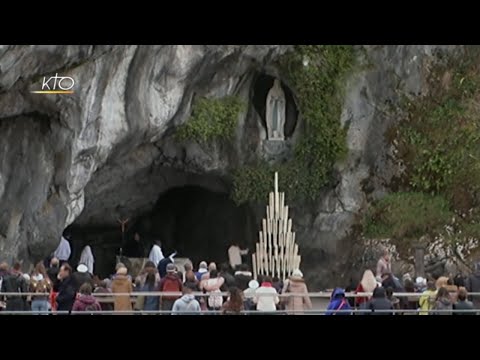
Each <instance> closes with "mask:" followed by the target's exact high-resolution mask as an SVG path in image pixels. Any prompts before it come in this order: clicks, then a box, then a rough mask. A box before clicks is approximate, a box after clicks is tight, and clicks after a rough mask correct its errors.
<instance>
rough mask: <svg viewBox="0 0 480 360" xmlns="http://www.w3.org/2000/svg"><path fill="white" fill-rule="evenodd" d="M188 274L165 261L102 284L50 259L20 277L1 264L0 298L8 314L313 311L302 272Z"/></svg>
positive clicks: (209, 269)
mask: <svg viewBox="0 0 480 360" xmlns="http://www.w3.org/2000/svg"><path fill="white" fill-rule="evenodd" d="M171 260H172V259H170V261H171ZM165 263H166V265H165ZM184 268H185V271H184V273H182V272H179V271H178V268H177V266H176V265H175V264H174V262H168V261H163V260H161V261H159V263H158V265H157V266H155V263H154V262H153V261H147V262H146V264H145V266H144V268H143V269H142V271H141V273H140V274H139V275H138V276H137V277H136V278H132V276H130V275H129V273H128V269H127V267H126V266H125V265H124V264H123V263H118V264H117V265H116V268H115V273H114V274H112V275H111V276H109V277H107V278H106V279H103V280H100V279H99V278H98V277H97V276H94V275H93V274H92V273H91V272H90V271H89V267H88V266H87V265H85V264H83V263H81V264H79V265H78V266H77V268H76V271H73V269H72V267H71V266H70V265H69V264H68V263H67V262H63V263H61V261H60V260H59V259H58V258H56V257H54V258H52V259H51V261H50V264H49V267H48V268H45V266H44V265H43V263H42V262H39V263H38V264H37V265H36V266H35V268H34V269H33V270H32V271H31V272H30V274H27V273H23V272H22V266H21V264H20V263H19V262H17V263H15V264H14V265H13V266H12V267H11V268H10V267H9V266H8V264H7V263H2V264H0V279H1V283H2V284H1V291H0V292H1V293H3V294H6V295H1V296H2V298H1V299H0V300H1V301H2V302H3V303H4V305H5V306H4V309H5V310H6V311H34V312H38V313H50V312H69V313H70V312H72V311H74V312H88V313H93V312H95V311H100V310H103V311H113V312H119V313H135V312H142V313H149V312H152V313H159V310H161V312H160V313H164V314H174V315H175V314H195V313H200V312H206V311H214V312H215V313H220V314H240V313H242V312H244V311H245V310H251V311H256V312H259V313H273V312H276V311H277V310H288V312H292V313H298V312H302V311H304V310H305V309H310V308H311V307H312V303H311V301H310V298H309V296H308V289H307V286H306V284H305V281H304V280H303V274H302V272H301V271H300V270H295V271H294V272H293V274H292V276H291V277H290V278H289V279H288V280H286V281H285V282H284V283H282V282H281V281H280V280H279V279H277V278H274V279H272V278H271V277H269V276H263V277H261V278H260V279H258V281H257V280H255V279H253V276H252V273H251V272H250V271H249V268H248V266H247V265H245V264H242V265H239V266H238V270H237V271H233V270H232V269H231V266H230V265H229V264H228V263H225V264H222V265H221V266H220V268H219V269H218V268H217V265H216V264H215V263H214V262H212V263H210V264H208V265H207V263H206V262H205V261H202V262H201V263H200V264H199V266H198V269H196V271H194V269H193V265H192V264H191V263H187V264H185V265H184ZM154 292H162V293H163V294H161V295H159V294H153V293H154ZM11 293H16V294H18V295H16V294H11ZM22 293H25V295H21V294H22ZM136 293H137V294H136ZM149 293H152V295H149ZM179 293H181V295H179ZM282 293H284V294H288V293H292V294H294V295H292V296H290V297H286V298H284V299H285V301H281V300H280V297H279V294H282ZM100 294H102V295H103V296H102V295H100ZM108 294H113V295H115V296H112V297H110V298H111V299H112V298H113V300H110V299H108V296H105V295H108ZM116 294H118V295H116ZM202 294H204V295H202ZM132 295H135V296H132Z"/></svg>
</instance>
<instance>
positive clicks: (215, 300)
mask: <svg viewBox="0 0 480 360" xmlns="http://www.w3.org/2000/svg"><path fill="white" fill-rule="evenodd" d="M224 282H225V279H224V278H223V277H219V276H218V272H217V270H215V269H214V270H210V276H209V278H208V279H205V280H202V282H201V283H200V288H201V289H202V290H203V291H204V292H207V293H210V295H209V296H208V297H207V308H208V310H210V311H220V310H221V309H222V305H223V297H222V295H221V290H220V288H221V287H222V286H223V283H224Z"/></svg>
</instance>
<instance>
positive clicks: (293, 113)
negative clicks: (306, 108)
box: [252, 73, 298, 138]
mask: <svg viewBox="0 0 480 360" xmlns="http://www.w3.org/2000/svg"><path fill="white" fill-rule="evenodd" d="M274 80H275V78H274V77H273V76H270V75H267V74H264V73H257V74H256V76H255V80H254V82H253V95H252V103H253V107H254V108H255V110H256V111H257V113H258V115H260V118H261V119H262V124H263V127H264V128H265V129H266V128H267V122H266V111H267V109H266V104H267V95H268V92H269V91H270V89H271V88H272V86H273V82H274ZM280 84H281V86H282V90H283V92H284V93H285V101H286V104H285V113H286V114H285V125H284V134H285V137H287V138H288V137H291V136H292V135H293V132H294V131H295V127H296V125H297V119H298V109H297V105H296V104H295V100H294V97H293V93H292V91H291V90H290V88H289V87H288V86H287V85H285V83H284V82H283V81H280Z"/></svg>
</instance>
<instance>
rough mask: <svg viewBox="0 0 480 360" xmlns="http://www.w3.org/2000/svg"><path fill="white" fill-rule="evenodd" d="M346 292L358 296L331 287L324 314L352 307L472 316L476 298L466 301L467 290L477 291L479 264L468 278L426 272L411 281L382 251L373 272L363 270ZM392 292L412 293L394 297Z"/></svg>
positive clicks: (345, 312)
mask: <svg viewBox="0 0 480 360" xmlns="http://www.w3.org/2000/svg"><path fill="white" fill-rule="evenodd" d="M346 291H348V292H353V293H356V294H360V295H359V296H354V297H349V298H347V297H346V293H345V290H344V289H341V288H337V289H335V290H334V291H333V292H332V297H331V301H330V304H329V306H328V309H327V313H326V314H327V315H349V314H351V313H352V311H351V310H352V309H356V310H359V311H357V312H356V313H357V314H375V315H392V314H419V315H452V314H455V315H475V314H476V311H475V310H476V309H480V307H479V306H480V297H470V298H471V300H472V301H470V300H469V293H468V292H475V293H477V292H480V263H477V264H476V265H475V271H474V273H472V274H471V275H470V276H468V277H466V276H464V275H462V274H457V275H455V276H451V275H449V276H442V275H440V274H428V275H427V277H426V278H423V277H420V276H419V277H417V278H416V279H415V281H414V280H413V279H412V277H411V275H410V274H409V273H406V274H404V275H403V276H402V280H400V279H399V278H397V277H396V276H395V275H394V274H393V273H392V267H391V261H390V255H389V253H388V251H386V250H385V251H384V252H383V255H382V257H381V258H380V259H379V261H378V263H377V268H376V274H374V273H373V271H371V270H369V269H367V270H365V272H364V273H363V276H362V279H361V280H360V282H359V283H358V284H355V283H353V284H350V285H349V286H348V287H347V288H346ZM394 293H406V294H410V293H411V294H412V295H411V296H406V297H399V298H397V297H396V296H394ZM364 294H372V295H371V296H369V295H368V296H364ZM394 310H395V311H394ZM402 310H403V311H402ZM454 310H460V311H457V312H454ZM463 310H467V311H463ZM362 311H363V312H362Z"/></svg>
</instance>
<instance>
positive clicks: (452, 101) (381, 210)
mask: <svg viewBox="0 0 480 360" xmlns="http://www.w3.org/2000/svg"><path fill="white" fill-rule="evenodd" d="M444 60H445V61H444V62H443V63H442V64H437V65H436V66H434V67H433V68H432V70H431V73H430V77H429V79H428V80H429V81H428V83H429V93H428V95H427V96H423V97H420V98H417V99H414V100H406V101H405V108H404V109H403V110H405V111H404V113H406V117H405V119H404V120H403V121H401V122H400V125H399V126H398V127H396V128H394V129H391V130H390V131H389V133H390V134H396V141H397V142H398V146H397V148H398V150H399V153H398V155H399V158H400V159H401V160H402V161H403V163H404V165H405V173H404V176H403V179H402V180H403V186H402V188H401V189H400V191H402V192H401V193H398V194H392V195H389V196H387V197H386V198H385V199H382V200H381V201H379V202H378V203H377V204H375V205H374V207H373V208H372V209H371V210H370V212H369V213H368V214H367V217H366V221H365V233H366V235H367V236H385V237H388V236H390V237H392V238H397V239H399V238H417V239H418V238H420V237H421V236H422V235H430V236H435V235H437V234H439V233H441V232H442V226H441V225H446V224H448V223H452V225H453V228H454V231H455V234H457V235H456V236H457V237H461V238H464V239H465V238H468V237H469V236H474V237H478V235H480V231H479V229H480V226H479V223H480V216H478V213H477V212H476V211H473V209H475V208H476V207H477V206H478V205H479V201H478V200H479V199H478V193H479V189H480V187H479V186H480V142H479V140H480V130H479V125H480V124H479V120H480V117H479V115H478V114H479V110H480V67H479V64H480V56H479V54H478V52H477V51H476V50H474V49H467V51H466V52H465V53H464V54H462V55H461V56H460V57H459V56H455V57H447V58H446V59H444ZM454 217H455V221H453V222H452V219H453V218H454ZM437 220H438V221H437Z"/></svg>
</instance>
